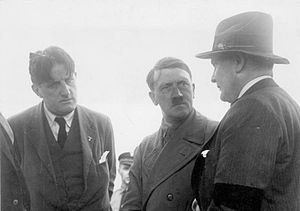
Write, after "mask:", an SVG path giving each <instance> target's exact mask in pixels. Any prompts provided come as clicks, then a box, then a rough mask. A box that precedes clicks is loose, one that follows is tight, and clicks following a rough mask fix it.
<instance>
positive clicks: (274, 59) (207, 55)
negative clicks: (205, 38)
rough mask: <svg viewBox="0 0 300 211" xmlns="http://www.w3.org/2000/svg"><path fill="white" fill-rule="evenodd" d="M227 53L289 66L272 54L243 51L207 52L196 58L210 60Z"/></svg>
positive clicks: (287, 62) (287, 61) (286, 60)
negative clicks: (250, 56) (261, 58)
mask: <svg viewBox="0 0 300 211" xmlns="http://www.w3.org/2000/svg"><path fill="white" fill-rule="evenodd" d="M228 52H242V53H246V54H250V55H254V56H260V57H264V58H266V59H267V60H270V61H271V62H272V63H274V64H289V63H290V62H289V60H288V59H286V58H283V57H280V56H277V55H274V54H265V53H257V52H251V51H244V50H219V51H207V52H204V53H199V54H197V55H196V57H197V58H200V59H211V58H212V57H214V56H216V55H218V54H222V53H228Z"/></svg>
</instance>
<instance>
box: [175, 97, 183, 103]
mask: <svg viewBox="0 0 300 211" xmlns="http://www.w3.org/2000/svg"><path fill="white" fill-rule="evenodd" d="M183 103H184V99H183V97H174V98H172V105H179V104H183Z"/></svg>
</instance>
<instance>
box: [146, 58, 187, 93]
mask: <svg viewBox="0 0 300 211" xmlns="http://www.w3.org/2000/svg"><path fill="white" fill-rule="evenodd" d="M174 68H179V69H182V70H184V71H186V72H187V73H188V74H189V75H190V78H191V79H192V73H191V70H190V68H189V67H188V66H187V64H185V63H184V62H183V61H182V60H180V59H177V58H174V57H164V58H162V59H160V60H159V61H158V62H157V63H156V64H155V65H154V67H153V68H152V69H151V70H150V72H149V73H148V75H147V79H146V81H147V84H148V86H149V88H150V89H151V90H153V89H154V83H155V81H154V73H155V72H157V71H159V72H160V71H161V70H163V69H174Z"/></svg>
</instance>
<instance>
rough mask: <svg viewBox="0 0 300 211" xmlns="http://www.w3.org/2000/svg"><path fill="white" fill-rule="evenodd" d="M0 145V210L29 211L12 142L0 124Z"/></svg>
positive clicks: (24, 185) (27, 199)
mask: <svg viewBox="0 0 300 211" xmlns="http://www.w3.org/2000/svg"><path fill="white" fill-rule="evenodd" d="M0 115H1V114H0ZM0 118H1V117H0ZM7 124H8V123H7ZM0 144H1V155H0V156H1V157H0V159H1V210H3V211H24V210H28V211H29V210H30V200H29V193H28V190H27V186H26V183H25V180H24V177H23V174H22V172H21V170H20V167H19V165H18V162H17V160H16V159H15V153H14V150H13V146H12V140H11V139H10V137H9V135H8V134H7V132H6V130H5V128H4V127H3V126H2V123H1V125H0Z"/></svg>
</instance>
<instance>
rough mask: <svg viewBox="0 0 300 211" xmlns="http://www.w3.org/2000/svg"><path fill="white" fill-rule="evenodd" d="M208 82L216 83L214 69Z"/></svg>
mask: <svg viewBox="0 0 300 211" xmlns="http://www.w3.org/2000/svg"><path fill="white" fill-rule="evenodd" d="M210 80H211V82H212V83H216V82H217V81H216V69H214V72H213V74H212V76H211V79H210Z"/></svg>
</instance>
